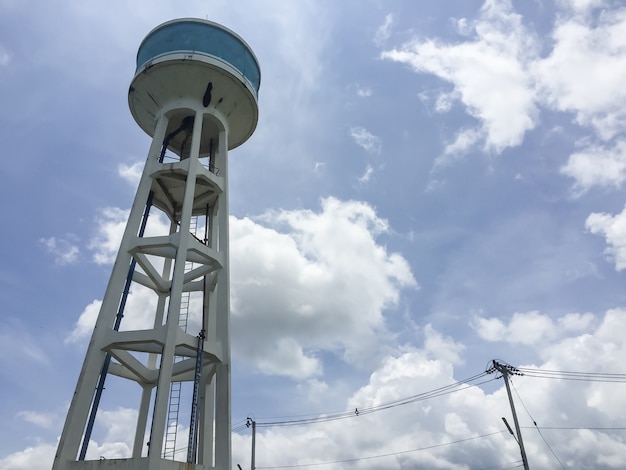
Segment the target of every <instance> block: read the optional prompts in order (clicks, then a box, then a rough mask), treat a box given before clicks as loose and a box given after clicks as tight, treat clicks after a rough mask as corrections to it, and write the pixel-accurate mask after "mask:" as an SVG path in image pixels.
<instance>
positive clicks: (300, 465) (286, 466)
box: [256, 431, 515, 470]
mask: <svg viewBox="0 0 626 470" xmlns="http://www.w3.org/2000/svg"><path fill="white" fill-rule="evenodd" d="M505 432H506V431H496V432H492V433H489V434H483V435H481V436H473V437H468V438H466V439H459V440H457V441H451V442H444V443H442V444H435V445H432V446H427V447H419V448H417V449H410V450H404V451H400V452H392V453H389V454H379V455H370V456H367V457H357V458H353V459H345V460H333V461H328V462H313V463H304V464H293V465H280V466H271V467H256V468H257V469H259V470H261V469H277V468H302V467H317V466H319V465H333V464H340V463H350V462H358V461H363V460H372V459H379V458H383V457H393V456H396V455H402V454H409V453H412V452H419V451H422V450H429V449H435V448H437V447H444V446H449V445H453V444H461V443H463V442H468V441H473V440H476V439H484V438H486V437H490V436H494V435H496V434H503V433H505ZM512 463H515V462H512Z"/></svg>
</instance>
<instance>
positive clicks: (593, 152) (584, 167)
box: [561, 139, 626, 195]
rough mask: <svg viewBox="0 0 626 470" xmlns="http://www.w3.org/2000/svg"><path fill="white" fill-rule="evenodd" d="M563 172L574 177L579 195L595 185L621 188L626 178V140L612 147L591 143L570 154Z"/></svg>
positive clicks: (617, 142)
mask: <svg viewBox="0 0 626 470" xmlns="http://www.w3.org/2000/svg"><path fill="white" fill-rule="evenodd" d="M561 173H563V174H564V175H566V176H569V177H571V178H573V179H574V181H575V183H574V190H575V192H576V194H577V195H581V194H582V193H584V192H586V191H588V190H589V189H591V188H592V187H594V186H601V187H602V186H604V187H606V186H609V187H610V186H612V187H615V188H619V187H620V186H621V185H622V184H623V183H624V180H626V140H624V139H620V140H617V141H616V142H615V144H614V145H613V146H612V147H606V146H603V145H591V146H588V147H586V148H584V149H582V150H580V151H579V152H576V153H573V154H572V155H570V157H569V159H568V161H567V163H566V164H565V165H564V166H563V167H562V168H561Z"/></svg>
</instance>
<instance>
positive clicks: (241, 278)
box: [230, 198, 416, 378]
mask: <svg viewBox="0 0 626 470" xmlns="http://www.w3.org/2000/svg"><path fill="white" fill-rule="evenodd" d="M259 221H263V222H264V223H265V224H267V225H268V226H270V227H274V228H269V227H267V226H262V225H260V224H258V223H255V222H253V221H252V220H250V219H247V218H244V219H236V218H231V224H230V233H231V253H230V258H231V279H232V280H231V289H232V305H231V308H232V322H233V330H234V333H233V334H234V337H236V338H239V343H238V344H235V345H234V350H235V353H236V354H239V355H241V356H242V357H243V358H245V359H246V360H247V361H249V362H252V363H254V364H256V365H257V367H259V368H260V369H261V370H262V371H264V372H266V373H282V374H283V375H289V376H292V377H299V378H304V377H310V376H314V375H316V374H318V373H319V372H320V370H321V369H320V365H319V363H318V361H317V359H316V351H318V350H325V351H330V352H333V353H335V354H338V355H339V356H340V357H342V358H343V359H344V360H346V361H348V362H350V363H353V364H363V363H367V362H371V361H372V360H375V358H376V356H377V355H378V354H380V350H381V349H384V348H385V347H387V346H386V343H387V341H388V339H389V338H388V333H387V332H386V329H385V318H384V315H383V313H384V311H385V309H387V308H389V307H393V306H394V305H396V304H397V303H398V301H399V296H400V291H401V289H402V288H406V287H415V286H416V283H415V280H414V278H413V275H412V274H411V270H410V268H409V266H408V263H407V262H406V260H405V259H404V258H403V257H402V256H400V255H399V254H397V253H388V252H387V250H386V249H385V248H384V247H383V246H381V245H379V244H378V243H377V242H376V238H377V236H379V235H381V234H382V233H385V232H387V231H388V230H389V227H388V224H387V222H386V221H385V220H383V219H381V218H379V217H378V216H377V215H376V213H375V211H374V210H373V208H372V207H370V206H369V205H367V204H365V203H362V202H355V201H349V202H342V201H338V200H336V199H333V198H329V199H325V200H324V201H323V203H322V211H321V212H320V213H314V212H312V211H307V210H296V211H281V212H276V213H267V214H265V215H264V216H263V217H261V218H259ZM284 348H288V349H289V350H290V351H292V352H293V353H292V354H291V353H290V355H291V357H290V358H288V359H289V361H288V362H287V363H286V362H285V361H286V360H287V359H285V358H281V357H280V356H279V355H277V354H276V353H277V352H278V351H281V350H282V349H284Z"/></svg>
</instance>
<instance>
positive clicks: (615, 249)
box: [585, 207, 626, 271]
mask: <svg viewBox="0 0 626 470" xmlns="http://www.w3.org/2000/svg"><path fill="white" fill-rule="evenodd" d="M585 226H586V227H587V230H589V231H590V232H591V233H593V234H596V235H603V236H604V238H605V240H606V243H607V245H608V246H607V247H606V249H605V250H604V253H605V254H606V255H607V256H608V257H609V259H612V260H613V261H614V262H615V269H616V270H617V271H622V270H623V269H626V207H625V208H624V210H622V212H620V213H619V214H616V215H614V216H613V215H611V214H607V213H605V212H594V213H592V214H591V215H589V217H587V221H586V222H585Z"/></svg>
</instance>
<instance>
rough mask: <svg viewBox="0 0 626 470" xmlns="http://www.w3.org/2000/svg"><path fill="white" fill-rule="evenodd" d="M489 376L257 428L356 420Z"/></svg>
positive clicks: (468, 385)
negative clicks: (377, 402) (373, 403)
mask: <svg viewBox="0 0 626 470" xmlns="http://www.w3.org/2000/svg"><path fill="white" fill-rule="evenodd" d="M486 375H487V374H486V373H485V372H483V373H480V374H476V375H474V376H472V377H469V378H468V379H465V380H461V381H458V382H455V383H453V384H449V385H445V386H443V387H439V388H436V389H434V390H430V391H427V392H423V393H419V394H416V395H411V396H409V397H405V398H400V399H397V400H392V401H389V402H386V403H380V404H378V405H373V406H366V407H356V408H355V409H354V410H349V411H341V412H335V413H320V414H317V415H299V416H285V417H282V418H273V420H272V418H265V419H263V418H257V419H256V422H257V426H258V427H278V426H301V425H306V424H316V423H323V422H328V421H335V420H340V419H347V418H354V417H357V416H361V415H365V414H370V413H374V412H377V411H382V410H387V409H390V408H395V407H397V406H402V405H407V404H410V403H415V402H418V401H423V400H428V399H430V398H436V397H440V396H443V395H448V394H450V393H454V392H459V391H462V390H465V389H467V388H471V387H476V386H478V385H482V384H484V383H487V382H491V381H493V380H496V379H495V378H490V379H488V380H484V381H481V382H478V383H472V382H475V381H477V380H479V379H481V378H483V377H485V376H486ZM244 428H245V424H241V425H239V426H237V427H235V428H233V432H238V431H241V430H243V429H244Z"/></svg>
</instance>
